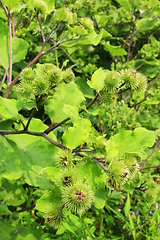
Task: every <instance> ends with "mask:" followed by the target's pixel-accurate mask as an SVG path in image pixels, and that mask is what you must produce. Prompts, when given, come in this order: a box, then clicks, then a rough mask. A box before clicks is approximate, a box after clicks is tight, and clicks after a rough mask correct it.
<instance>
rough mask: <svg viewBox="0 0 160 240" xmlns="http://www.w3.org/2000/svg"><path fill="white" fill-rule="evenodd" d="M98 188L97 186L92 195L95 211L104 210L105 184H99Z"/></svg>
mask: <svg viewBox="0 0 160 240" xmlns="http://www.w3.org/2000/svg"><path fill="white" fill-rule="evenodd" d="M100 186H101V187H100ZM100 186H98V189H96V190H95V194H94V206H95V207H96V208H97V209H102V208H104V206H105V203H106V194H105V184H100Z"/></svg>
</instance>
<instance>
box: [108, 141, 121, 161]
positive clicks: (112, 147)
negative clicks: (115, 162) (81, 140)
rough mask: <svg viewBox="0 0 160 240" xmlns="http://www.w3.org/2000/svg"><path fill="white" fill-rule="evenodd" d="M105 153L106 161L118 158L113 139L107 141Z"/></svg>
mask: <svg viewBox="0 0 160 240" xmlns="http://www.w3.org/2000/svg"><path fill="white" fill-rule="evenodd" d="M106 152H107V159H112V158H114V157H116V156H118V149H117V145H116V143H115V142H114V141H113V138H110V139H109V140H108V141H107V146H106Z"/></svg>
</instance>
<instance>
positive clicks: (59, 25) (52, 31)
mask: <svg viewBox="0 0 160 240" xmlns="http://www.w3.org/2000/svg"><path fill="white" fill-rule="evenodd" d="M61 26H62V23H61V22H59V23H58V24H57V25H56V26H55V27H53V28H52V30H51V31H50V33H49V34H48V36H47V37H46V40H45V42H48V41H49V40H50V38H51V37H52V35H53V34H54V33H55V32H57V31H58V29H59V28H60V27H61Z"/></svg>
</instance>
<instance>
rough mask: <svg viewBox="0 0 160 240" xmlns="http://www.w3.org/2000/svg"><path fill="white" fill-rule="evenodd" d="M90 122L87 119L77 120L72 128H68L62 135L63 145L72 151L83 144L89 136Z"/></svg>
mask: <svg viewBox="0 0 160 240" xmlns="http://www.w3.org/2000/svg"><path fill="white" fill-rule="evenodd" d="M90 129H91V122H90V121H89V120H88V119H78V120H77V121H76V122H75V123H74V125H73V127H70V128H68V130H66V131H65V133H64V134H63V137H62V139H63V142H64V144H65V145H66V146H67V147H69V148H71V149H74V148H76V147H78V146H80V145H81V144H83V143H84V142H85V140H86V139H87V138H88V136H89V132H90Z"/></svg>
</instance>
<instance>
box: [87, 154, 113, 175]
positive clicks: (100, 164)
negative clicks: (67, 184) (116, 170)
mask: <svg viewBox="0 0 160 240" xmlns="http://www.w3.org/2000/svg"><path fill="white" fill-rule="evenodd" d="M91 159H92V160H93V161H94V162H96V163H97V164H98V165H99V166H100V167H101V168H102V169H103V170H104V171H105V172H106V173H107V174H108V173H109V170H108V169H107V168H106V167H105V166H104V165H103V164H102V163H100V162H99V161H98V160H97V159H96V158H91Z"/></svg>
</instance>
